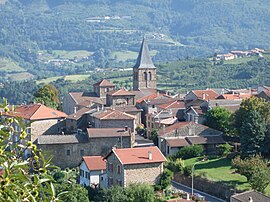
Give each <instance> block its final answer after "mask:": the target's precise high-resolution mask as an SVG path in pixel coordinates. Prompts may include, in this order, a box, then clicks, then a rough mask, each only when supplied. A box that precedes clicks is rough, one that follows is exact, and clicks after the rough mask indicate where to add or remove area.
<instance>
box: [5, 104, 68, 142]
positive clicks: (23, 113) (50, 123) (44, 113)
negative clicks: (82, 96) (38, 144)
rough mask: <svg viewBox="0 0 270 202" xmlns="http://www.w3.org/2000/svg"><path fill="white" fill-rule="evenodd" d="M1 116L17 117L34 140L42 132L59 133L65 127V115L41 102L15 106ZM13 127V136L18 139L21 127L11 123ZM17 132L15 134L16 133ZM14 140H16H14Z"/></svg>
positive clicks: (30, 138)
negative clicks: (12, 109)
mask: <svg viewBox="0 0 270 202" xmlns="http://www.w3.org/2000/svg"><path fill="white" fill-rule="evenodd" d="M2 117H19V118H22V120H23V122H24V123H25V124H26V125H27V126H28V127H27V130H26V132H27V134H29V135H30V134H31V136H29V140H31V141H32V142H34V141H35V140H36V139H37V138H38V137H39V136H41V135H43V134H55V133H61V132H62V131H63V129H64V127H65V124H64V120H65V118H66V117H67V115H66V114H65V113H63V112H60V111H58V110H55V109H52V108H50V107H46V106H45V105H43V104H39V103H37V104H28V105H21V106H19V107H16V108H15V109H14V111H10V112H8V113H3V114H2ZM13 127H14V129H15V134H14V138H15V139H18V134H19V133H20V132H21V128H20V126H19V125H17V124H16V123H13ZM16 134H17V135H16ZM15 141H16V140H15Z"/></svg>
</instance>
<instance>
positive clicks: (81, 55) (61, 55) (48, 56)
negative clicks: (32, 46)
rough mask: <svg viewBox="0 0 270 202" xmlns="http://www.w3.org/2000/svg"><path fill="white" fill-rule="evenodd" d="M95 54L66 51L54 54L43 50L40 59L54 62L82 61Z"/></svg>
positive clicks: (56, 51)
mask: <svg viewBox="0 0 270 202" xmlns="http://www.w3.org/2000/svg"><path fill="white" fill-rule="evenodd" d="M92 54H93V52H89V51H86V50H74V51H65V50H52V54H49V53H47V51H45V50H42V51H39V59H40V60H44V61H47V60H52V59H55V58H61V59H74V58H78V59H82V58H84V57H87V56H90V55H92Z"/></svg>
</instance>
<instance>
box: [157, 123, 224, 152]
mask: <svg viewBox="0 0 270 202" xmlns="http://www.w3.org/2000/svg"><path fill="white" fill-rule="evenodd" d="M222 135H223V133H222V132H221V131H218V130H215V129H212V128H209V127H207V126H204V125H201V124H197V123H194V122H178V123H175V124H173V125H171V126H169V127H166V128H165V127H164V128H162V129H160V130H159V133H158V147H159V149H160V150H161V152H162V153H163V154H164V155H165V156H168V155H173V154H175V153H177V152H178V151H179V149H181V148H182V147H184V146H190V145H197V144H199V145H203V146H204V148H205V152H206V153H208V154H209V153H210V154H211V153H216V146H217V145H219V144H223V143H225V141H224V140H223V138H222Z"/></svg>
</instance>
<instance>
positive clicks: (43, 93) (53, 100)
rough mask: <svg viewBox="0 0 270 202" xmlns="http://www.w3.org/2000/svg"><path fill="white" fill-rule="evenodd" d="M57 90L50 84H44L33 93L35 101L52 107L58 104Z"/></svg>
mask: <svg viewBox="0 0 270 202" xmlns="http://www.w3.org/2000/svg"><path fill="white" fill-rule="evenodd" d="M58 95H59V91H58V90H57V89H56V88H55V87H54V85H52V84H45V85H44V86H43V87H41V88H40V89H38V91H37V92H36V93H35V95H34V96H35V101H36V102H39V103H43V104H44V105H46V106H47V107H51V108H54V109H57V108H58V105H59V98H58Z"/></svg>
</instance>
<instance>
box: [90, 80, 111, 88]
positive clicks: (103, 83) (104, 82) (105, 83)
mask: <svg viewBox="0 0 270 202" xmlns="http://www.w3.org/2000/svg"><path fill="white" fill-rule="evenodd" d="M94 86H104V87H107V86H108V87H109V86H115V85H114V84H113V83H111V82H110V81H108V80H106V79H102V80H101V81H99V82H97V83H95V84H94Z"/></svg>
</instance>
